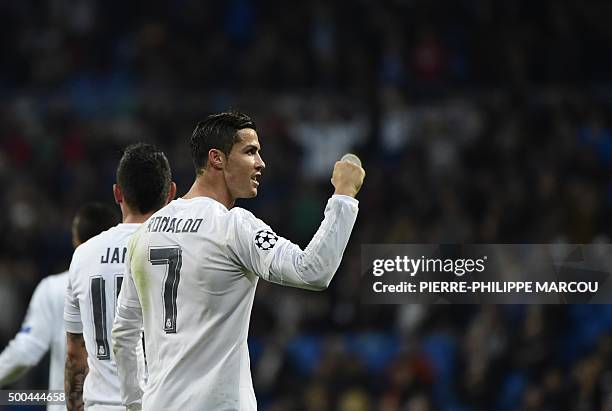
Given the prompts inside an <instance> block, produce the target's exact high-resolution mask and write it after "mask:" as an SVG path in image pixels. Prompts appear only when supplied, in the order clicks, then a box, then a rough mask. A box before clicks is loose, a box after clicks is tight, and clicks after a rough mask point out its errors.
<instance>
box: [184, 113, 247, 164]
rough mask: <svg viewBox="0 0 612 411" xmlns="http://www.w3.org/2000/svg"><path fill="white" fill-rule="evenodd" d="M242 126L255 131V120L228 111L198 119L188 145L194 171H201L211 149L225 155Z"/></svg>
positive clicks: (234, 141) (227, 153)
mask: <svg viewBox="0 0 612 411" xmlns="http://www.w3.org/2000/svg"><path fill="white" fill-rule="evenodd" d="M243 128H252V129H253V130H255V131H257V128H256V126H255V122H254V121H253V120H252V119H251V118H250V117H249V116H247V115H246V114H243V113H239V112H235V111H230V112H226V113H219V114H213V115H210V116H208V117H207V118H206V120H204V121H200V122H199V123H198V124H197V125H196V128H195V130H193V133H192V134H191V140H190V142H189V147H190V148H191V158H192V159H193V165H194V167H195V170H196V173H197V174H198V175H199V174H201V173H202V171H203V168H204V167H206V163H207V161H208V152H209V151H210V150H211V149H213V148H214V149H218V150H221V151H222V152H223V153H224V154H225V155H226V156H228V155H229V153H230V151H231V150H232V146H233V145H234V144H235V143H236V141H237V136H236V132H237V131H238V130H242V129H243Z"/></svg>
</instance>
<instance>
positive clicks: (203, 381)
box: [113, 113, 365, 411]
mask: <svg viewBox="0 0 612 411" xmlns="http://www.w3.org/2000/svg"><path fill="white" fill-rule="evenodd" d="M190 146H191V154H192V157H193V162H194V165H195V170H196V174H197V175H196V178H195V182H194V183H193V185H192V187H191V189H190V190H189V192H188V193H187V194H186V195H185V196H184V197H183V198H179V199H177V200H174V201H172V202H171V203H170V204H169V205H167V206H166V207H164V208H162V209H161V210H160V211H158V212H156V213H155V214H153V216H152V217H151V218H150V219H149V220H148V221H147V222H146V223H145V224H143V225H142V227H141V228H140V229H139V230H138V231H137V232H136V233H135V234H134V237H133V238H132V240H131V242H130V246H129V247H128V257H127V258H126V277H125V282H124V286H123V288H122V290H121V294H120V296H119V302H118V307H117V313H116V316H115V324H114V327H113V341H114V350H115V356H116V358H117V365H118V367H119V376H120V380H121V390H122V397H123V401H124V404H125V405H126V406H127V407H128V409H138V408H139V407H140V405H141V402H142V409H144V410H147V411H155V410H207V411H215V410H225V411H227V410H241V411H245V410H247V411H248V410H255V409H256V408H257V404H256V400H255V394H254V391H253V384H252V381H251V372H250V364H249V353H248V347H247V334H248V328H249V320H250V315H251V307H252V305H253V298H254V295H255V287H256V286H257V281H258V279H259V278H263V279H265V280H267V281H272V282H275V283H278V284H282V285H287V286H293V287H300V288H305V289H309V290H324V289H325V288H326V287H327V286H328V285H329V283H330V281H331V279H332V277H333V275H334V273H335V271H336V270H337V268H338V266H339V265H340V260H341V258H342V254H343V252H344V249H345V247H346V245H347V243H348V239H349V236H350V233H351V230H352V228H353V225H354V223H355V219H356V218H357V211H358V202H357V200H355V198H354V197H355V195H356V194H357V192H358V191H359V189H360V188H361V184H362V182H363V178H364V176H365V172H364V170H363V169H362V168H361V167H359V166H357V165H355V164H351V163H348V162H337V163H336V165H335V167H334V171H333V175H332V184H333V185H334V187H335V194H334V195H333V196H332V197H331V198H330V199H329V201H328V203H327V207H326V209H325V217H324V219H323V222H322V223H321V226H320V227H319V229H318V231H317V232H316V234H315V235H314V237H313V239H312V240H311V241H310V244H309V245H308V247H306V249H305V250H303V251H302V250H301V249H300V248H299V247H298V246H297V245H295V244H293V243H291V242H290V241H289V240H287V239H285V238H282V237H279V236H278V235H276V234H275V233H274V231H273V230H272V229H271V228H270V227H269V226H268V225H266V224H265V223H264V222H263V221H261V220H259V219H257V218H256V217H255V216H253V214H251V213H250V212H248V211H246V210H244V209H242V208H238V207H234V201H235V200H236V199H237V198H250V197H255V196H256V195H257V190H258V187H259V181H258V179H259V177H260V176H261V174H262V171H263V170H264V167H265V164H264V162H263V160H262V158H261V156H260V143H259V139H258V136H257V132H256V128H255V124H254V123H253V121H252V120H251V119H250V118H249V117H248V116H246V115H244V114H241V113H221V114H216V115H212V116H209V117H208V118H207V119H206V120H205V121H203V122H201V123H199V124H198V125H197V127H196V128H195V130H194V132H193V134H192V136H191V144H190ZM143 323H144V333H145V336H146V338H145V344H146V353H147V364H148V371H149V379H148V382H147V386H146V390H145V391H144V394H143V392H142V391H141V390H140V387H139V385H138V383H137V379H136V376H135V373H134V372H133V371H132V370H134V367H135V365H134V364H135V360H134V358H135V354H134V346H135V345H136V343H137V342H138V339H139V338H140V337H139V335H140V333H139V331H140V327H141V324H143Z"/></svg>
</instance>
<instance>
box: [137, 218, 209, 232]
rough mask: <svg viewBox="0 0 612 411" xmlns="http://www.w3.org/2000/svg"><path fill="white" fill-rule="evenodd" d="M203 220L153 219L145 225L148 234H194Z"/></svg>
mask: <svg viewBox="0 0 612 411" xmlns="http://www.w3.org/2000/svg"><path fill="white" fill-rule="evenodd" d="M202 221H204V219H203V218H196V219H193V218H187V219H184V218H176V217H173V218H170V217H164V216H159V217H154V218H152V219H151V220H150V221H149V224H148V225H147V232H148V233H196V232H197V231H198V230H199V229H200V226H201V225H202Z"/></svg>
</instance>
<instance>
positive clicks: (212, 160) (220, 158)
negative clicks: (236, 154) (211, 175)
mask: <svg viewBox="0 0 612 411" xmlns="http://www.w3.org/2000/svg"><path fill="white" fill-rule="evenodd" d="M208 164H210V166H211V167H212V168H215V169H217V170H221V169H223V167H224V165H225V154H223V152H222V151H221V150H217V149H216V148H211V149H210V150H208Z"/></svg>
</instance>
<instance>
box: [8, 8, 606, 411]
mask: <svg viewBox="0 0 612 411" xmlns="http://www.w3.org/2000/svg"><path fill="white" fill-rule="evenodd" d="M0 15H1V16H3V17H4V19H3V20H4V22H3V24H1V25H0V33H1V34H2V35H1V36H0V42H1V43H2V54H3V64H2V70H1V72H0V99H1V101H2V104H0V182H1V183H2V186H3V190H2V191H1V192H0V206H1V207H2V209H4V210H5V211H4V213H3V214H2V217H1V218H0V230H2V231H3V232H4V233H5V234H4V235H3V236H2V237H1V238H0V312H2V313H3V314H2V316H0V346H2V347H4V346H5V344H6V343H7V341H8V340H9V339H10V338H12V336H13V335H14V333H15V332H16V331H17V330H18V329H19V324H20V322H21V320H22V318H23V315H24V310H25V308H26V306H27V302H28V300H29V297H30V295H31V293H32V290H33V288H34V286H35V285H36V284H37V283H38V281H39V280H40V279H41V278H43V277H45V276H46V275H49V274H52V273H56V272H60V271H63V270H65V269H67V267H68V263H69V261H70V257H71V253H72V246H71V241H70V222H71V219H72V217H73V215H74V213H75V211H76V209H77V208H78V207H79V206H80V205H82V204H83V203H84V202H86V201H89V200H97V201H104V202H107V203H110V202H111V201H112V195H111V187H112V184H113V183H114V178H115V176H114V171H115V168H116V165H117V161H118V159H119V158H120V155H121V149H122V148H123V147H124V146H125V145H127V144H129V143H131V142H135V141H147V142H152V143H155V144H157V145H158V146H159V147H161V148H162V149H163V150H164V151H165V152H166V153H167V154H168V157H169V159H170V162H171V165H172V167H173V174H174V177H175V180H176V182H177V185H178V193H179V195H181V194H182V193H185V192H186V191H187V190H188V188H189V186H190V184H191V180H192V178H193V169H192V166H191V159H190V156H189V152H188V147H187V140H188V138H189V136H190V134H191V130H192V129H193V127H194V126H195V124H196V122H197V121H198V120H200V119H202V118H203V117H204V116H206V115H207V114H209V113H212V112H218V111H222V110H226V109H228V108H233V109H239V110H241V111H244V112H246V113H248V114H250V115H252V116H253V118H254V119H255V122H256V123H257V126H258V132H259V137H260V142H261V145H262V156H263V159H264V161H265V162H266V165H267V168H266V170H265V171H264V177H263V180H262V185H261V187H260V194H259V196H258V198H256V199H253V200H246V201H241V202H240V203H239V205H240V206H242V207H245V208H248V209H250V210H252V211H253V212H254V213H255V215H257V216H258V217H259V218H261V219H263V220H264V221H266V222H267V223H268V224H270V225H271V227H272V228H273V229H274V230H275V231H276V232H277V233H279V234H280V235H283V236H285V237H288V238H290V239H292V240H293V241H294V242H296V243H298V244H300V245H301V246H306V244H307V243H308V241H309V239H310V237H311V236H312V234H313V233H314V232H315V230H316V228H317V226H318V224H319V222H320V220H321V218H322V213H323V209H324V206H325V201H326V199H327V198H328V196H329V195H331V193H332V191H333V190H332V186H331V184H330V182H329V178H330V173H331V169H332V167H333V163H334V161H336V160H337V159H338V158H339V157H341V155H342V154H344V153H346V152H349V151H353V152H356V153H358V154H359V156H360V157H361V159H362V160H363V163H364V167H365V169H366V172H367V177H366V181H365V185H364V187H363V189H362V192H361V193H360V194H359V197H358V198H359V200H360V210H361V211H360V215H359V218H358V222H357V225H356V227H355V230H354V233H353V236H352V240H351V243H350V244H349V248H348V249H347V251H346V253H345V259H344V261H343V264H342V266H341V267H340V270H339V271H338V273H337V275H336V277H335V279H334V281H333V282H332V286H331V287H330V289H329V290H327V291H325V292H323V293H311V292H306V291H301V290H293V289H286V288H281V287H279V286H275V285H270V284H265V283H264V282H263V281H262V282H260V284H259V287H258V292H257V295H256V302H255V304H254V308H253V316H252V323H251V330H250V342H249V344H250V347H251V361H252V370H253V377H254V383H255V386H256V393H257V395H258V400H259V403H260V408H261V409H262V410H270V411H281V410H296V411H325V410H340V411H370V410H382V411H399V410H415V411H434V410H445V411H446V410H448V411H451V410H457V411H480V410H482V411H486V410H500V411H541V410H550V411H556V410H561V411H563V410H579V411H609V410H612V365H611V364H612V306H607V305H599V306H595V305H593V306H588V305H575V306H484V307H480V306H447V305H438V306H419V305H406V306H393V305H380V306H377V305H364V304H362V302H361V301H360V297H359V286H360V272H361V267H360V246H361V244H372V243H548V242H568V243H575V244H581V243H591V242H601V243H609V242H610V237H609V235H610V232H611V230H612V221H611V218H610V216H611V215H612V213H611V211H612V210H611V208H612V178H611V177H612V175H611V170H612V168H611V165H612V129H611V125H610V124H609V120H608V119H609V118H611V116H610V114H611V113H612V87H611V86H612V78H611V77H610V73H612V50H611V49H612V30H611V29H610V25H609V21H610V16H612V3H610V4H607V3H605V2H600V1H590V2H570V1H556V0H544V1H538V2H531V1H527V0H513V1H486V0H462V1H458V2H452V4H450V3H449V2H445V1H439V0H435V1H418V0H396V1H370V0H357V1H352V2H348V1H334V2H323V1H318V2H316V1H315V2H303V3H296V4H287V3H285V2H279V1H274V0H261V1H255V0H228V1H225V2H206V1H204V2H203V1H195V0H178V1H174V2H170V3H167V2H160V1H148V2H141V1H133V2H132V1H131V2H124V1H121V2H120V1H117V0H108V1H105V2H96V1H93V0H76V1H68V0H47V1H46V2H43V4H41V2H38V1H32V0H22V1H19V2H0ZM44 375H45V373H44V371H41V370H38V371H36V372H33V373H30V374H29V375H28V376H27V378H26V379H25V380H22V382H21V383H20V384H18V385H17V386H20V387H28V388H34V386H36V387H41V388H42V387H44V386H45V381H44Z"/></svg>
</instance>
